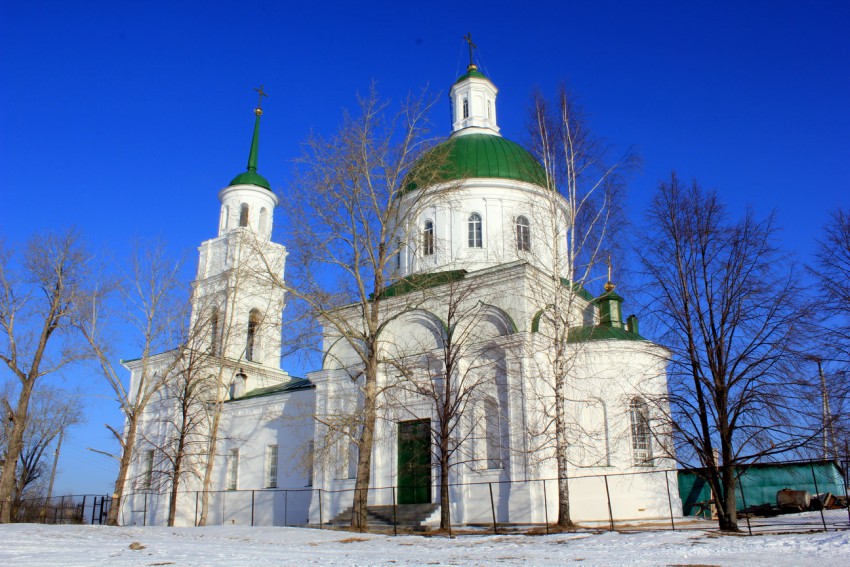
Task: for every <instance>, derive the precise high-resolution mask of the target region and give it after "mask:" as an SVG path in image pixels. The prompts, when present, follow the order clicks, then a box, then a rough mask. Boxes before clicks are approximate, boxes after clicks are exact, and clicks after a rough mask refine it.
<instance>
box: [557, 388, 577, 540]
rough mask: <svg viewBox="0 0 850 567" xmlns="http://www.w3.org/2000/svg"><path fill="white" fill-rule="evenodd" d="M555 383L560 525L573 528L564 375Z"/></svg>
mask: <svg viewBox="0 0 850 567" xmlns="http://www.w3.org/2000/svg"><path fill="white" fill-rule="evenodd" d="M555 384H556V386H555V392H556V394H555V430H556V431H555V457H556V461H557V463H558V525H559V526H561V527H563V528H571V527H573V526H574V524H573V520H572V518H571V517H570V482H569V474H570V471H569V469H568V468H567V467H568V462H567V449H568V447H569V443H568V441H567V431H566V424H565V423H564V416H565V413H564V412H565V411H566V408H565V407H564V396H563V388H564V379H563V377H562V376H561V377H557V378H556V382H555Z"/></svg>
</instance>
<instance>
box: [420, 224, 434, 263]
mask: <svg viewBox="0 0 850 567" xmlns="http://www.w3.org/2000/svg"><path fill="white" fill-rule="evenodd" d="M433 253H434V221H431V220H426V221H425V230H424V231H423V232H422V254H423V255H424V256H430V255H431V254H433Z"/></svg>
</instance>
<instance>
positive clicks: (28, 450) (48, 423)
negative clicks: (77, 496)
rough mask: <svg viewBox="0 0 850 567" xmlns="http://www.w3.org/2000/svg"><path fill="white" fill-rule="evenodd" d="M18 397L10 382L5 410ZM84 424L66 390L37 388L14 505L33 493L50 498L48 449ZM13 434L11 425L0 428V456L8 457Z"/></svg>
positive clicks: (78, 405) (3, 396)
mask: <svg viewBox="0 0 850 567" xmlns="http://www.w3.org/2000/svg"><path fill="white" fill-rule="evenodd" d="M15 396H16V392H15V388H14V384H13V383H11V382H9V383H7V384H6V388H5V389H4V392H3V393H2V395H0V399H2V403H3V405H4V406H6V405H11V404H10V400H12V399H14V397H15ZM82 421H83V412H82V409H81V407H80V404H79V400H78V399H77V398H76V396H74V395H73V394H71V393H70V392H67V391H65V390H59V389H55V388H49V387H43V386H40V387H37V388H36V389H35V390H34V391H33V395H32V398H31V399H30V411H29V415H28V416H27V424H26V428H25V431H24V446H23V450H22V451H21V454H20V458H19V459H18V473H17V482H16V486H15V503H16V507H17V503H19V502H20V500H21V499H22V498H25V497H30V496H32V495H33V493H36V494H38V495H44V494H47V496H50V494H49V490H47V482H46V480H47V476H49V474H47V475H46V473H49V472H50V471H49V464H48V463H47V462H46V461H47V455H46V454H45V453H46V451H47V449H49V448H50V447H51V446H52V445H54V441H56V438H57V437H59V435H60V434H61V433H63V432H64V431H65V430H67V429H68V428H69V427H73V426H74V425H78V424H80V423H82ZM9 433H11V423H4V424H3V427H2V428H0V454H3V455H5V454H6V442H7V439H8V437H9Z"/></svg>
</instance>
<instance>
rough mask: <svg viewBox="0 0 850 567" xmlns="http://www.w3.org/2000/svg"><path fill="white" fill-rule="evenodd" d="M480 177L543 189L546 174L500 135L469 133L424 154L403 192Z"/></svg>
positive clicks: (517, 146)
mask: <svg viewBox="0 0 850 567" xmlns="http://www.w3.org/2000/svg"><path fill="white" fill-rule="evenodd" d="M429 166H431V167H429ZM480 177H491V178H498V179H514V180H516V181H524V182H526V183H534V184H535V185H540V186H541V187H545V186H546V172H545V171H544V170H543V166H541V165H540V162H538V161H537V158H535V157H534V156H533V155H531V153H529V152H528V150H526V149H525V148H523V147H522V146H520V145H519V144H517V143H516V142H512V141H510V140H508V139H506V138H502V137H501V136H496V135H493V134H468V135H466V136H455V137H453V138H449V139H448V140H446V141H445V142H443V143H442V144H439V145H438V146H437V147H435V148H433V149H432V150H430V151H429V152H427V153H426V154H425V155H424V156H423V157H422V158H421V159H420V160H419V161H418V162H417V163H416V165H414V166H413V168H411V171H410V173H409V174H408V176H407V179H408V181H407V182H406V183H405V184H404V192H407V191H413V190H415V189H418V188H419V187H427V186H429V185H433V184H435V183H444V182H446V181H453V180H461V179H469V178H480Z"/></svg>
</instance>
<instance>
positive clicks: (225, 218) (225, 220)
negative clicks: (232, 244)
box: [221, 205, 230, 231]
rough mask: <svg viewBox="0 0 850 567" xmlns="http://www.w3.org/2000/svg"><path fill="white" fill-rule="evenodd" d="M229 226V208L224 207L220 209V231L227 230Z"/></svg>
mask: <svg viewBox="0 0 850 567" xmlns="http://www.w3.org/2000/svg"><path fill="white" fill-rule="evenodd" d="M229 224H230V207H229V206H228V205H225V206H224V207H222V209H221V230H222V231H224V230H227V226H228V225H229Z"/></svg>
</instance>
